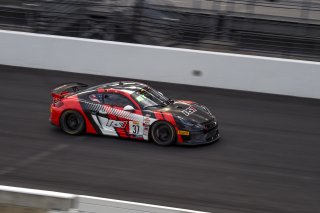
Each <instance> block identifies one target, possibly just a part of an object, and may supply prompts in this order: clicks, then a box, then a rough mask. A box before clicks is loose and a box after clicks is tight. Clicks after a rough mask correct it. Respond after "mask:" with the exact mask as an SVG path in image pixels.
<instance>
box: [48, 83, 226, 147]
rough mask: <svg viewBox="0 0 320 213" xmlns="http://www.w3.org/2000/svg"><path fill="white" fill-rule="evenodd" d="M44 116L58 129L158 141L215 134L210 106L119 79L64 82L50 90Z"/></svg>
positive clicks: (194, 140)
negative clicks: (92, 83) (47, 113)
mask: <svg viewBox="0 0 320 213" xmlns="http://www.w3.org/2000/svg"><path fill="white" fill-rule="evenodd" d="M52 96H53V103H52V105H51V115H50V121H51V123H52V124H54V125H55V126H58V127H60V128H61V129H62V130H63V131H64V132H66V133H68V134H71V135H78V134H81V133H83V132H86V133H91V134H101V135H110V136H116V137H121V138H134V139H140V140H152V141H154V142H155V143H157V144H159V145H171V144H175V143H178V144H205V143H211V142H214V141H217V140H218V139H219V137H220V136H219V130H218V124H217V120H216V118H215V116H214V115H212V114H211V112H210V110H209V109H208V108H207V107H205V106H203V105H200V104H197V103H195V102H192V101H182V100H172V99H169V98H167V97H165V96H164V95H163V94H162V93H161V92H159V91H157V90H155V89H153V88H151V87H149V86H148V85H146V84H142V83H138V82H132V81H122V82H114V83H107V84H102V85H98V86H94V87H90V88H88V86H87V85H86V84H82V83H67V84H64V85H62V86H59V87H57V88H55V89H54V90H53V91H52Z"/></svg>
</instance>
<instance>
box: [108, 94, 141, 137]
mask: <svg viewBox="0 0 320 213" xmlns="http://www.w3.org/2000/svg"><path fill="white" fill-rule="evenodd" d="M128 105H130V106H132V107H133V108H134V110H132V111H125V110H124V107H125V106H128ZM104 106H105V108H106V112H105V115H104V116H103V117H104V118H103V120H104V128H108V130H109V131H110V132H113V133H116V134H117V135H118V136H119V137H122V138H128V137H130V138H142V137H143V136H142V135H143V126H142V125H143V124H142V122H143V116H142V115H141V110H140V109H139V108H138V107H137V106H136V104H134V103H133V102H132V101H131V100H130V99H129V98H128V97H126V96H125V95H123V94H120V93H114V92H108V93H105V95H104Z"/></svg>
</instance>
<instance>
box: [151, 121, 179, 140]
mask: <svg viewBox="0 0 320 213" xmlns="http://www.w3.org/2000/svg"><path fill="white" fill-rule="evenodd" d="M151 138H152V139H153V141H154V142H155V143H156V144H158V145H161V146H169V145H172V144H174V143H175V142H176V131H175V129H174V127H173V126H172V125H171V124H170V123H168V122H165V121H158V122H157V123H155V124H154V125H153V126H152V128H151Z"/></svg>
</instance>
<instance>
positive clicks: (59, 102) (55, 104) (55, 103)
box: [53, 100, 63, 107]
mask: <svg viewBox="0 0 320 213" xmlns="http://www.w3.org/2000/svg"><path fill="white" fill-rule="evenodd" d="M53 106H55V107H61V106H63V102H62V101H60V100H57V101H55V102H53Z"/></svg>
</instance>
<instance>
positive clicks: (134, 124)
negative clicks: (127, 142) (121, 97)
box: [129, 121, 142, 135]
mask: <svg viewBox="0 0 320 213" xmlns="http://www.w3.org/2000/svg"><path fill="white" fill-rule="evenodd" d="M141 130H142V129H141V128H140V123H139V121H129V134H133V135H142V131H141Z"/></svg>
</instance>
